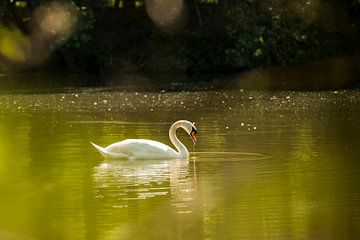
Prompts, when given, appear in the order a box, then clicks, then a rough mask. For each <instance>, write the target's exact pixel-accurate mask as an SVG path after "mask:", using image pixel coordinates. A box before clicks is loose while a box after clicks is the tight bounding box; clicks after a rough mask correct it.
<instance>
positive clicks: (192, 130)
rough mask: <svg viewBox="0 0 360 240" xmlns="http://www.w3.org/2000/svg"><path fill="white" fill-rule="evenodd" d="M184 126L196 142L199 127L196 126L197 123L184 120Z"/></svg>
mask: <svg viewBox="0 0 360 240" xmlns="http://www.w3.org/2000/svg"><path fill="white" fill-rule="evenodd" d="M183 127H184V129H185V131H186V132H187V133H188V134H189V135H190V137H191V140H192V141H193V142H194V143H196V135H197V129H196V127H195V123H192V122H189V121H183Z"/></svg>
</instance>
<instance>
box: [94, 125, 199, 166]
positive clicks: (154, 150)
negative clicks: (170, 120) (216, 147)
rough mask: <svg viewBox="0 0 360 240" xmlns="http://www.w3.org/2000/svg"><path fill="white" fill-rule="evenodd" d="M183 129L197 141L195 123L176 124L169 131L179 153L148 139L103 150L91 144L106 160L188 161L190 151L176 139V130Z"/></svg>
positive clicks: (129, 140)
mask: <svg viewBox="0 0 360 240" xmlns="http://www.w3.org/2000/svg"><path fill="white" fill-rule="evenodd" d="M178 128H183V129H184V130H185V131H186V132H187V133H188V134H189V135H190V136H191V138H192V139H193V141H194V142H195V141H196V133H197V130H196V128H195V126H194V124H193V123H191V122H189V121H186V120H180V121H177V122H175V123H174V124H173V125H172V126H171V127H170V130H169V137H170V140H171V142H172V143H173V144H174V146H175V147H176V149H177V150H178V151H175V150H174V149H172V148H171V147H169V146H167V145H165V144H163V143H161V142H157V141H153V140H147V139H126V140H124V141H121V142H117V143H113V144H111V145H109V146H107V147H106V148H102V147H100V146H98V145H96V144H94V143H91V144H92V145H93V146H94V147H95V148H96V149H97V150H98V151H99V152H100V154H101V155H102V156H103V157H105V158H127V159H187V158H189V151H188V150H187V148H186V147H185V146H184V144H183V143H181V142H180V141H179V139H178V138H177V137H176V129H178Z"/></svg>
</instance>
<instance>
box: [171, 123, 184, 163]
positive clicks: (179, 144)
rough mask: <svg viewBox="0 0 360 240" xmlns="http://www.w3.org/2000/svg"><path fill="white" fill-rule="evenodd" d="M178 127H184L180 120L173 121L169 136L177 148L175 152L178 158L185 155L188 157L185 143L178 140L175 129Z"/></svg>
mask: <svg viewBox="0 0 360 240" xmlns="http://www.w3.org/2000/svg"><path fill="white" fill-rule="evenodd" d="M178 128H184V126H183V123H182V122H175V123H174V124H173V125H172V126H171V127H170V130H169V137H170V140H171V142H172V144H174V146H175V147H176V149H177V150H178V152H177V154H178V156H179V158H185V157H186V158H188V157H189V151H188V150H187V148H186V147H185V145H184V144H183V143H182V142H180V141H179V139H178V138H177V136H176V129H178Z"/></svg>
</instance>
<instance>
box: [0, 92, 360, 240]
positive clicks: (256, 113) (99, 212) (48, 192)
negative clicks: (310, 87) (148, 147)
mask: <svg viewBox="0 0 360 240" xmlns="http://www.w3.org/2000/svg"><path fill="white" fill-rule="evenodd" d="M179 119H187V120H190V121H194V122H196V125H197V127H198V144H197V145H196V146H195V147H194V146H193V144H192V142H191V139H190V138H189V136H187V135H186V134H185V133H184V132H183V131H181V130H179V131H178V136H179V138H180V139H181V140H182V141H183V142H184V143H185V145H186V146H187V147H188V149H189V151H190V152H191V156H190V160H189V161H185V160H171V161H161V160H147V161H109V160H104V159H102V157H101V156H100V155H99V154H98V152H96V150H95V149H94V148H93V147H92V146H91V145H90V144H89V142H90V141H93V142H95V143H97V144H98V145H100V146H107V145H109V144H110V143H113V142H116V141H120V140H123V139H126V138H146V139H153V140H157V141H161V142H163V143H166V144H169V145H170V144H171V143H170V140H169V138H168V129H169V127H170V125H171V124H172V123H173V122H174V121H176V120H179ZM359 123H360V92H359V91H356V90H353V91H350V90H349V91H324V92H308V93H305V92H287V91H285V92H261V91H247V90H229V91H204V92H199V91H198V92H180V93H179V92H165V91H161V92H122V91H106V89H104V90H103V91H100V90H94V89H87V90H77V91H72V92H69V93H56V94H48V93H43V94H38V95H33V94H30V93H26V94H10V95H4V94H3V95H1V96H0V239H4V240H8V239H11V240H13V239H44V240H45V239H104V240H105V239H109V240H111V239H359V238H360V126H359Z"/></svg>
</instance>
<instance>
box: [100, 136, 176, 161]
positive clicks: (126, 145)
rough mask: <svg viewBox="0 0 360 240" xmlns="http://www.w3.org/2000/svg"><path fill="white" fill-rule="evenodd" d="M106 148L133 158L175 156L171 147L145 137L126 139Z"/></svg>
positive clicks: (166, 157)
mask: <svg viewBox="0 0 360 240" xmlns="http://www.w3.org/2000/svg"><path fill="white" fill-rule="evenodd" d="M106 150H107V151H111V152H114V153H122V154H127V155H128V156H129V158H134V159H170V158H174V157H176V152H175V151H174V150H173V149H172V148H171V147H169V146H167V145H165V144H163V143H161V142H157V141H152V140H147V139H127V140H124V141H121V142H117V143H113V144H111V145H110V146H108V147H107V148H106Z"/></svg>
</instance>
